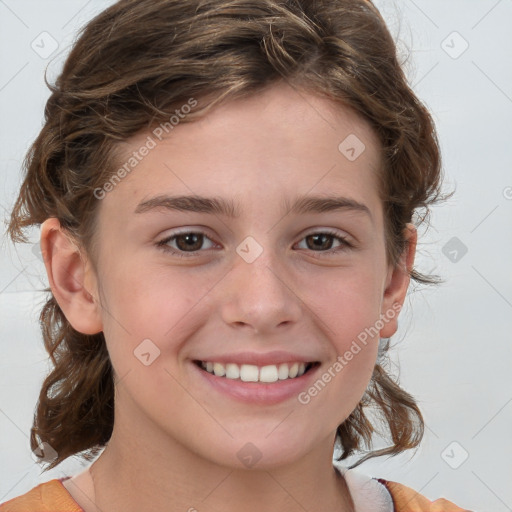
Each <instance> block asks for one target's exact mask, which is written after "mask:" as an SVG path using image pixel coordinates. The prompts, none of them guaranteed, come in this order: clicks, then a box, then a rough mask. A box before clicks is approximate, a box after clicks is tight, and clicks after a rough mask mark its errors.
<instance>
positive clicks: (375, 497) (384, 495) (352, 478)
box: [333, 460, 394, 512]
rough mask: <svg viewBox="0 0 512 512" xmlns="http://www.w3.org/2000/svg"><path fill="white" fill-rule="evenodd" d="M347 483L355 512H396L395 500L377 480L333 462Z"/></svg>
mask: <svg viewBox="0 0 512 512" xmlns="http://www.w3.org/2000/svg"><path fill="white" fill-rule="evenodd" d="M333 464H334V467H335V468H336V469H338V470H339V471H340V473H341V474H342V475H343V477H344V478H345V481H346V482H347V485H348V489H349V491H350V495H351V497H352V500H353V502H354V507H355V512H394V507H393V499H392V497H391V494H390V493H389V491H388V490H387V488H386V487H385V486H384V485H383V484H381V483H380V482H379V481H378V480H376V479H375V478H373V477H371V476H368V475H365V474H364V473H361V472H359V471H357V470H356V469H355V468H354V469H347V468H346V467H344V466H342V465H341V464H340V462H338V461H336V460H333Z"/></svg>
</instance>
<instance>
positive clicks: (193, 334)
mask: <svg viewBox="0 0 512 512" xmlns="http://www.w3.org/2000/svg"><path fill="white" fill-rule="evenodd" d="M158 133H160V132H158ZM148 136H149V137H150V138H151V139H152V140H153V141H154V142H155V145H154V147H152V148H151V149H150V150H148V151H147V155H146V156H144V157H143V158H141V160H140V162H138V163H137V165H136V166H135V167H133V170H131V172H130V173H129V174H128V175H127V176H126V177H124V178H123V179H122V180H121V181H120V182H119V183H117V184H116V185H115V186H113V187H112V189H111V190H110V189H109V190H110V191H109V192H108V193H106V194H105V197H104V198H103V199H101V200H100V201H99V211H98V215H99V216H98V225H97V232H96V241H97V243H98V252H97V255H96V265H97V267H96V273H94V274H93V273H92V271H91V273H90V274H88V276H87V279H88V283H89V286H90V287H91V289H93V290H95V292H94V293H97V296H98V300H99V301H100V302H101V305H102V307H101V308H100V309H99V311H98V314H99V315H100V316H101V323H102V328H103V332H104V334H105V338H106V341H107V347H108V350H109V354H110V357H111V361H112V365H113V368H114V371H115V374H116V379H117V381H118V384H117V389H116V421H120V422H125V425H126V426H128V425H130V427H129V428H132V429H134V430H137V431H139V432H145V433H146V434H147V433H148V432H153V433H155V432H158V434H159V435H164V437H165V436H166V437H167V438H168V439H169V440H173V441H174V442H177V443H179V444H180V446H182V447H185V449H187V450H190V451H192V452H194V453H195V454H196V455H199V456H201V457H204V458H206V459H209V460H210V461H214V462H216V463H219V464H223V465H227V466H238V467H241V466H242V465H243V464H246V462H244V460H246V459H244V458H243V457H244V455H247V454H249V455H252V456H255V457H257V458H259V457H261V459H260V462H259V466H260V467H265V466H268V467H271V466H273V465H277V464H285V463H287V462H292V461H293V460H295V459H297V458H299V457H300V456H302V455H305V454H306V453H308V452H310V451H312V450H313V449H314V448H315V447H318V446H319V445H320V444H323V445H324V446H329V447H330V448H332V443H333V442H334V435H335V432H336V428H337V426H338V425H340V424H341V423H342V422H343V421H344V420H345V419H346V418H347V417H348V416H349V415H350V413H351V412H352V411H353V410H354V408H355V407H356V406H357V404H358V402H359V401H360V399H361V397H362V395H363V393H364V391H365V389H366V387H367V385H368V383H369V380H370V377H371V374H372V371H373V368H374V365H375V361H376V355H377V349H378V341H379V334H378V331H379V330H381V326H382V322H380V323H379V320H381V319H382V315H385V314H387V313H388V312H389V310H390V308H391V306H392V302H393V301H392V297H390V295H389V293H388V291H387V287H388V286H389V285H390V283H391V280H392V270H393V269H392V268H391V267H390V266H389V265H388V264H387V262H386V257H385V240H384V218H383V211H382V205H381V201H380V200H379V196H378V190H377V173H378V172H379V165H380V156H379V146H378V141H377V138H376V137H375V135H374V134H373V132H372V131H371V129H370V128H369V126H368V125H367V124H366V123H365V122H364V121H363V120H362V119H360V118H359V117H358V116H357V115H356V114H354V113H353V112H352V111H350V110H348V109H345V108H342V107H340V106H339V105H334V104H332V103H330V102H329V101H327V100H323V99H320V98H318V97H315V96H313V95H309V94H305V93H301V94H300V95H299V94H298V93H296V92H294V90H293V89H291V88H290V87H288V86H275V87H274V88H272V89H269V90H267V91H266V92H265V93H263V94H261V95H259V96H254V97H252V98H251V99H245V100H241V101H234V102H230V103H227V104H225V105H223V106H220V107H219V108H217V109H216V110H213V111H211V113H209V114H208V115H207V116H206V117H204V118H203V119H201V120H199V121H194V122H191V123H181V124H179V125H177V126H175V127H174V129H173V130H172V132H170V133H169V134H168V135H166V136H165V137H161V138H162V140H159V139H158V138H157V137H156V136H155V134H154V132H151V131H148V132H145V133H141V134H139V135H137V136H136V137H133V138H132V139H130V140H129V141H128V143H127V144H124V145H123V146H121V147H120V150H121V152H123V153H122V154H123V155H124V157H122V158H120V160H119V162H120V165H119V167H122V165H123V163H124V162H127V161H128V159H129V158H130V157H131V156H133V152H134V151H138V150H140V148H141V147H142V146H144V145H147V143H148ZM347 137H349V139H347ZM355 137H357V139H356V138H355ZM345 139H347V140H346V141H345ZM343 141H345V142H343ZM340 144H341V146H340ZM362 144H364V148H363V146H362ZM149 146H153V144H152V143H150V144H149ZM340 148H341V149H340ZM350 148H354V151H352V150H351V149H350ZM143 152H144V153H146V152H145V151H143ZM139 154H140V152H139ZM123 158H124V159H123ZM191 195H194V196H197V197H199V196H200V197H204V198H214V199H217V200H219V201H223V203H225V204H226V205H231V206H233V210H234V211H229V210H228V211H222V212H221V211H220V209H213V210H212V209H211V208H210V206H211V205H212V204H213V203H212V202H206V203H203V205H202V208H198V207H197V206H198V205H197V204H195V203H193V202H192V201H190V200H189V201H187V200H181V201H177V200H172V199H170V198H176V197H178V196H191ZM300 198H303V199H302V201H300ZM304 198H305V199H306V200H307V199H308V198H311V199H312V198H315V199H318V200H319V201H316V203H315V202H314V201H310V202H309V203H308V202H307V201H305V200H304ZM327 198H332V199H335V200H336V201H338V203H335V202H334V201H330V202H326V201H327ZM321 201H323V203H321ZM322 204H323V207H318V206H319V205H320V206H321V205H322ZM335 204H336V205H337V207H336V208H334V207H333V205H335ZM294 205H297V207H296V208H294ZM308 205H309V206H315V205H316V206H317V208H306V207H305V206H308ZM300 206H302V208H300ZM180 207H181V208H180ZM233 213H235V214H236V215H231V214H233ZM395 314H396V311H394V312H393V316H394V315H395ZM375 326H377V328H376V327H375ZM372 328H373V330H372ZM365 329H366V331H365ZM384 329H385V328H384ZM363 333H366V335H365V334H363ZM381 334H382V332H381ZM363 339H364V342H363ZM349 353H350V354H351V356H350V354H349ZM198 361H203V362H210V363H214V362H215V363H225V364H224V365H216V366H215V371H216V373H218V374H219V375H213V374H211V373H208V371H207V370H208V368H207V369H206V370H204V369H202V368H201V367H200V366H199V364H198V363H197V362H198ZM295 362H303V363H305V366H306V368H308V367H309V363H314V364H313V365H312V367H311V368H310V369H309V370H308V371H306V372H305V373H304V374H303V375H302V376H300V377H295V378H287V379H286V378H282V379H281V378H280V376H281V377H284V376H286V373H285V369H286V367H284V366H283V365H284V364H285V363H290V364H289V368H291V369H292V376H293V366H294V363H295ZM228 363H229V364H230V366H229V371H230V372H235V373H233V374H232V373H230V375H232V376H233V375H236V369H237V368H238V369H240V368H241V367H242V364H249V365H250V366H256V367H257V371H258V372H259V373H257V375H260V376H262V374H265V375H266V377H268V379H270V380H273V379H275V378H276V373H277V381H275V382H267V383H262V382H251V381H249V382H244V381H242V380H240V378H238V379H230V378H227V377H226V376H221V374H222V372H223V369H224V371H227V370H228V366H227V365H228ZM236 363H239V365H238V366H234V364H236ZM336 363H337V364H336ZM208 366H209V367H210V368H211V365H208ZM263 366H265V367H267V366H268V367H269V368H267V369H265V370H263V371H262V370H261V367H263ZM274 367H275V368H274ZM298 368H299V369H300V366H298ZM246 370H248V371H247V373H246ZM251 370H254V368H251V367H249V368H245V369H244V368H242V373H243V378H244V379H251V378H253V377H252V371H251ZM280 372H281V375H279V373H280ZM315 383H316V385H315ZM315 390H316V391H315ZM319 419H321V421H319ZM248 443H252V444H251V445H249V444H248ZM244 450H245V451H244Z"/></svg>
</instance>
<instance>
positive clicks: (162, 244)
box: [156, 229, 354, 258]
mask: <svg viewBox="0 0 512 512" xmlns="http://www.w3.org/2000/svg"><path fill="white" fill-rule="evenodd" d="M205 239H206V240H210V242H211V239H210V238H209V237H208V236H207V235H206V234H205V233H203V232H202V231H185V232H183V233H177V234H174V235H172V236H169V237H167V238H164V239H163V240H161V241H159V242H157V244H156V245H157V247H159V248H160V249H162V250H163V251H165V252H168V253H171V254H172V255H175V256H178V257H180V258H188V257H192V256H195V255H196V253H198V252H202V251H200V249H201V247H202V246H203V244H204V241H205ZM332 239H334V240H337V241H338V243H339V246H338V248H336V249H332ZM302 240H304V241H305V242H306V247H305V248H306V249H309V250H312V251H313V252H327V253H338V252H340V251H343V250H346V249H351V248H353V247H354V245H353V244H352V243H350V242H349V241H348V240H347V238H346V237H344V236H342V235H340V234H339V233H338V232H337V231H334V230H330V229H324V230H323V231H318V232H316V233H310V234H309V235H306V236H305V237H304V238H303V239H302ZM302 240H301V241H302ZM171 244H175V246H173V245H171ZM213 245H215V244H213V242H212V245H211V246H210V247H207V249H211V248H212V246H213ZM322 249H327V250H322Z"/></svg>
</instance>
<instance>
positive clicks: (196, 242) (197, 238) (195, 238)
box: [176, 233, 203, 250]
mask: <svg viewBox="0 0 512 512" xmlns="http://www.w3.org/2000/svg"><path fill="white" fill-rule="evenodd" d="M202 236H203V235H201V234H199V233H187V234H185V235H180V236H178V237H177V239H176V244H177V245H178V247H179V248H180V249H183V250H187V249H199V248H200V247H201V245H202V243H201V242H202ZM183 240H186V242H185V243H183V244H182V243H180V241H183Z"/></svg>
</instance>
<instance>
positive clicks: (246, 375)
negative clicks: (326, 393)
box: [195, 361, 317, 383]
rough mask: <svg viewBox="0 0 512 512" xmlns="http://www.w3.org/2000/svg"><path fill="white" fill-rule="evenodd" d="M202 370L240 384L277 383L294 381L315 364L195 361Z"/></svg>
mask: <svg viewBox="0 0 512 512" xmlns="http://www.w3.org/2000/svg"><path fill="white" fill-rule="evenodd" d="M195 363H196V364H197V365H198V366H199V367H200V368H202V369H203V370H205V371H207V372H208V373H211V374H212V375H215V376H216V377H225V378H226V379H232V380H239V381H242V382H265V383H271V382H277V381H278V380H287V379H295V378H298V377H301V376H302V375H304V374H305V373H306V372H307V371H308V370H310V369H311V368H312V367H313V366H314V365H316V364H317V363H314V362H312V363H303V362H292V363H281V364H270V365H265V366H256V365H253V364H236V363H227V364H222V363H218V362H213V361H195Z"/></svg>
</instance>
